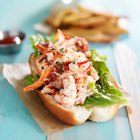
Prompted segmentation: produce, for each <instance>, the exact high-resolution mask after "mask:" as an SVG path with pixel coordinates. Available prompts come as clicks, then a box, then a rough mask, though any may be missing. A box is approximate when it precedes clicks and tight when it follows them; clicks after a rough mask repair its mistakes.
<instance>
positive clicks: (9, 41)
mask: <svg viewBox="0 0 140 140" xmlns="http://www.w3.org/2000/svg"><path fill="white" fill-rule="evenodd" d="M15 38H16V37H13V36H5V37H4V38H3V39H2V40H0V44H16V40H15Z"/></svg>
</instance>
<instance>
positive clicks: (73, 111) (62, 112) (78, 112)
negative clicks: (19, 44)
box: [29, 55, 119, 125]
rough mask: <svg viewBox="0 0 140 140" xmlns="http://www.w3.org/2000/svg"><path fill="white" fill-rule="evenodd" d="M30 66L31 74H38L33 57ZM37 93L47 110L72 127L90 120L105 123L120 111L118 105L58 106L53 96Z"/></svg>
mask: <svg viewBox="0 0 140 140" xmlns="http://www.w3.org/2000/svg"><path fill="white" fill-rule="evenodd" d="M29 64H30V69H31V74H32V75H34V74H36V73H37V70H36V64H35V58H34V56H33V55H31V56H30V58H29ZM114 85H115V84H114ZM115 86H116V85H115ZM36 92H37V93H38V94H39V97H40V98H41V100H42V102H43V103H44V105H45V107H46V108H47V109H49V110H50V111H51V112H52V113H53V114H54V115H55V116H56V117H57V118H58V119H60V120H61V121H63V122H65V123H67V124H70V125H78V124H81V123H84V122H85V121H86V120H88V119H89V120H91V121H95V122H104V121H107V120H110V119H111V118H113V117H114V116H115V114H116V113H117V111H118V109H119V105H117V104H115V105H112V106H110V107H106V108H99V107H92V108H86V107H84V106H74V105H73V106H62V105H60V104H58V103H57V102H56V101H55V99H53V97H52V96H51V95H49V94H44V93H41V91H39V90H36Z"/></svg>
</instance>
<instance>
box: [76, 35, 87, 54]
mask: <svg viewBox="0 0 140 140" xmlns="http://www.w3.org/2000/svg"><path fill="white" fill-rule="evenodd" d="M74 39H75V46H76V48H77V49H78V51H81V52H86V51H88V50H89V46H88V42H87V41H86V39H84V38H81V37H75V38H74Z"/></svg>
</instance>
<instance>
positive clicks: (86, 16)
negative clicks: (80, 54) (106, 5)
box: [46, 6, 128, 43]
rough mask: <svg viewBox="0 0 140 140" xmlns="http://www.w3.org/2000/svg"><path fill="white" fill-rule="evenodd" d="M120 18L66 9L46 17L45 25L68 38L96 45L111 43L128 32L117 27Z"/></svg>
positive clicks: (76, 9) (83, 10)
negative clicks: (72, 37)
mask: <svg viewBox="0 0 140 140" xmlns="http://www.w3.org/2000/svg"><path fill="white" fill-rule="evenodd" d="M120 19H121V17H119V16H116V15H112V14H111V13H100V12H96V11H92V10H89V9H86V8H84V7H81V6H78V7H75V8H66V9H64V10H63V11H60V12H57V13H55V14H52V15H51V16H50V17H48V19H47V21H46V24H49V25H50V26H52V27H53V28H54V29H57V28H60V29H61V30H63V31H64V32H65V33H66V34H68V35H69V36H81V37H85V38H86V39H87V40H88V41H92V42H96V43H111V42H113V41H114V40H116V39H117V37H118V36H120V35H122V34H128V31H127V30H126V29H124V28H122V27H120V26H119V24H118V22H119V20H120Z"/></svg>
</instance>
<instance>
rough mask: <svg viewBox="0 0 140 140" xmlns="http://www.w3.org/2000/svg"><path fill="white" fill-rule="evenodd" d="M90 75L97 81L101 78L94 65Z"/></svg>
mask: <svg viewBox="0 0 140 140" xmlns="http://www.w3.org/2000/svg"><path fill="white" fill-rule="evenodd" d="M90 75H91V76H92V77H93V79H94V80H95V81H97V80H98V79H99V76H98V73H97V71H96V70H95V69H94V68H93V67H92V66H91V67H90Z"/></svg>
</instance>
